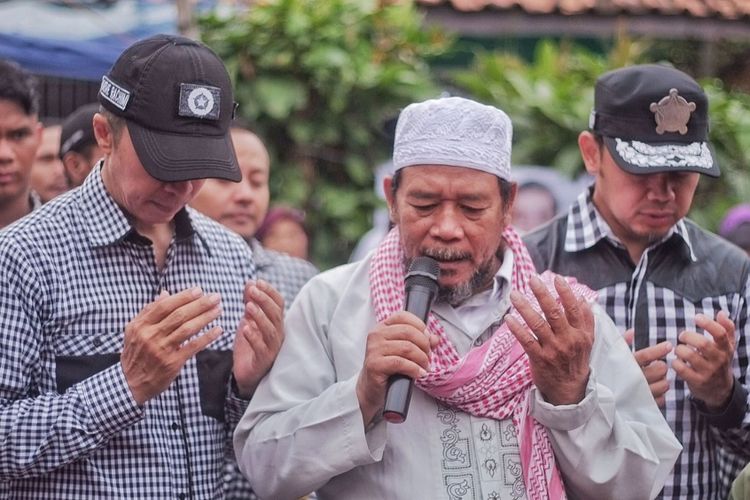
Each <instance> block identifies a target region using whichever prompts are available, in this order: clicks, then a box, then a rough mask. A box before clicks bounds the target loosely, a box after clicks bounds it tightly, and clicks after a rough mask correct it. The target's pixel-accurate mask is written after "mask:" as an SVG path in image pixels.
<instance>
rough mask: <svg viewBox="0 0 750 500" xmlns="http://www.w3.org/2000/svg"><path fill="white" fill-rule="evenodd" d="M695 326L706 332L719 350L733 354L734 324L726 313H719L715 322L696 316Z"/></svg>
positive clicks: (703, 316) (700, 315) (702, 316)
mask: <svg viewBox="0 0 750 500" xmlns="http://www.w3.org/2000/svg"><path fill="white" fill-rule="evenodd" d="M695 326H697V327H699V328H703V329H704V330H705V331H706V332H708V333H709V334H710V335H711V337H712V338H713V341H714V343H715V344H716V346H717V347H718V348H719V349H720V350H722V351H725V352H729V351H731V352H734V345H735V339H734V323H733V322H732V320H730V319H729V315H728V314H727V313H726V311H720V312H719V314H717V315H716V320H712V319H711V318H709V317H708V316H706V315H704V314H696V315H695ZM680 340H682V338H680ZM706 340H707V339H706ZM696 347H698V346H696Z"/></svg>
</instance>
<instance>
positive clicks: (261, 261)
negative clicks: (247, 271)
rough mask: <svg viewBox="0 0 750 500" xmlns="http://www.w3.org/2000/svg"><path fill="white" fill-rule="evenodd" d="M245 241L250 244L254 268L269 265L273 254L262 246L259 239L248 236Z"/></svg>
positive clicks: (258, 268) (257, 268)
mask: <svg viewBox="0 0 750 500" xmlns="http://www.w3.org/2000/svg"><path fill="white" fill-rule="evenodd" d="M247 243H248V244H249V245H250V248H251V249H252V251H253V260H254V261H255V269H256V270H261V269H264V268H265V267H267V266H269V265H271V262H272V261H273V255H272V254H271V253H270V252H269V251H268V250H266V249H265V248H263V245H261V244H260V241H258V240H257V239H255V238H250V239H249V240H247Z"/></svg>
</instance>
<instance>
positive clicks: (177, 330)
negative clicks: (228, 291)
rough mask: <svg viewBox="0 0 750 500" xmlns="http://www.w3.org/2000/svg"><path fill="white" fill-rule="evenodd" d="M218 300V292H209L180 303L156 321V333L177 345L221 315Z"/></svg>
mask: <svg viewBox="0 0 750 500" xmlns="http://www.w3.org/2000/svg"><path fill="white" fill-rule="evenodd" d="M167 300H169V299H168V298H165V299H162V300H161V301H160V302H166V301H167ZM220 302H221V297H220V296H219V294H217V293H211V294H208V295H203V296H201V297H198V298H196V299H194V300H192V301H191V302H188V303H186V304H184V305H181V306H180V307H178V308H176V309H174V310H173V311H172V312H171V313H169V315H168V316H167V317H166V318H164V319H162V320H161V321H160V322H159V323H158V325H157V330H158V333H159V334H161V336H162V337H164V336H166V339H165V340H166V341H167V342H169V343H170V344H172V345H179V344H181V343H182V342H184V341H185V340H187V339H188V338H190V337H191V336H192V335H194V334H196V333H198V332H199V331H200V330H202V329H203V328H204V327H205V326H206V325H208V324H209V323H210V322H211V321H213V320H215V319H216V318H218V317H219V316H220V315H221V306H220Z"/></svg>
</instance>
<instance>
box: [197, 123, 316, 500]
mask: <svg viewBox="0 0 750 500" xmlns="http://www.w3.org/2000/svg"><path fill="white" fill-rule="evenodd" d="M231 137H232V144H233V145H234V151H235V153H236V154H237V163H238V165H239V167H240V171H241V172H242V180H241V181H240V182H238V183H234V182H228V181H226V180H222V179H207V180H206V182H205V183H204V184H203V187H202V188H201V189H200V191H199V192H198V193H197V194H196V196H195V197H194V198H193V200H192V201H191V202H190V204H191V206H192V207H193V208H195V209H196V210H199V211H201V212H203V213H204V214H206V215H208V216H209V217H211V218H212V219H214V220H216V221H218V222H220V223H222V224H224V225H225V226H226V227H227V228H229V229H231V230H232V231H234V232H236V233H238V234H239V235H240V236H242V238H244V239H245V241H246V242H247V243H248V245H250V248H252V250H253V258H254V260H255V267H256V272H257V278H258V279H259V280H265V281H267V282H268V283H270V284H271V285H272V286H273V287H274V288H275V289H276V290H278V291H279V293H281V295H282V296H283V298H284V307H285V308H288V307H289V306H290V305H291V303H292V301H294V298H295V297H296V296H297V293H298V292H299V290H300V288H302V286H303V285H304V284H305V283H307V281H308V280H309V279H310V278H312V277H313V276H314V275H315V274H317V272H318V270H317V269H316V268H315V266H313V265H312V264H310V263H309V262H307V261H306V260H303V259H298V258H295V257H292V256H290V255H287V254H284V253H279V252H277V251H274V250H270V249H267V248H265V247H263V245H261V243H260V242H259V241H258V240H257V239H256V238H255V234H256V231H257V229H258V227H259V226H260V223H261V221H263V219H264V217H265V215H266V212H267V211H268V204H269V199H270V196H271V195H270V190H269V187H268V180H269V175H270V167H271V164H270V158H269V155H268V151H267V150H266V147H265V146H264V145H263V142H262V141H261V140H260V138H259V137H258V136H257V135H255V134H254V133H252V132H250V131H249V130H247V129H245V128H240V127H236V126H233V127H232V128H231ZM224 496H225V498H227V500H243V499H245V500H247V499H249V498H254V493H253V492H252V488H251V487H250V483H249V482H248V481H247V479H245V478H244V477H243V476H242V474H241V473H240V472H239V469H238V468H237V462H236V460H235V458H234V455H233V454H231V456H230V458H229V459H228V462H227V465H226V468H225V488H224Z"/></svg>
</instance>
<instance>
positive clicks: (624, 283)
mask: <svg viewBox="0 0 750 500" xmlns="http://www.w3.org/2000/svg"><path fill="white" fill-rule="evenodd" d="M708 129H709V114H708V98H707V96H706V94H705V93H704V92H703V89H702V88H701V87H700V85H698V83H697V82H696V81H695V80H693V79H692V78H691V77H690V76H688V75H687V74H685V73H683V72H681V71H679V70H676V69H674V68H670V67H667V66H661V65H651V64H648V65H637V66H631V67H626V68H621V69H617V70H614V71H611V72H608V73H605V74H604V75H602V76H600V77H599V79H598V80H597V82H596V87H595V93H594V110H593V112H592V115H591V119H590V122H589V130H587V131H584V132H581V134H580V135H579V137H578V146H579V149H580V151H581V156H582V157H583V161H584V163H585V166H586V170H587V171H588V172H589V173H590V174H591V175H593V176H594V177H595V180H594V184H593V186H592V187H591V188H589V189H587V190H586V191H584V192H583V193H581V195H580V196H579V198H578V200H577V202H576V203H574V204H573V206H572V207H571V209H570V210H569V212H568V213H567V214H565V215H562V216H560V217H558V218H557V219H555V220H554V221H552V222H551V223H549V224H548V225H546V226H543V227H542V228H540V229H538V230H536V231H534V232H532V233H530V234H528V235H527V236H526V237H525V242H526V245H527V246H528V248H529V252H530V254H531V256H532V258H533V259H534V264H535V266H536V269H537V270H539V271H541V270H543V269H550V270H552V271H554V272H556V273H561V274H565V275H570V276H573V277H575V278H577V279H578V280H579V281H580V282H582V283H584V284H586V285H588V286H590V287H591V288H593V289H594V290H597V291H598V293H599V303H600V304H601V305H602V307H604V308H605V310H606V311H607V314H609V316H610V317H612V319H613V320H614V322H615V324H616V325H617V326H618V327H619V329H620V331H621V332H623V333H625V334H626V336H627V338H628V339H629V340H630V341H631V342H633V341H632V338H633V337H634V342H633V350H634V355H635V359H636V361H637V362H638V365H640V366H641V367H642V370H643V373H644V375H645V377H646V379H647V380H648V383H649V386H650V387H651V392H652V395H653V398H654V400H655V401H656V402H657V403H658V405H659V407H661V409H662V412H663V413H664V415H665V416H666V418H667V421H668V422H669V424H670V426H671V428H672V430H673V431H674V433H675V434H676V436H677V438H678V439H679V440H680V442H681V443H682V446H683V450H684V451H683V453H682V455H681V456H680V459H679V461H678V462H677V465H676V466H675V468H674V470H673V471H672V472H671V474H670V477H669V478H668V481H667V483H666V485H665V487H664V490H663V492H661V493H660V497H661V498H668V499H696V500H698V499H700V500H719V499H721V500H723V499H725V498H726V497H727V494H728V493H729V486H730V483H731V481H732V479H734V477H735V476H736V475H737V473H738V472H739V471H740V469H741V468H742V467H743V466H744V464H745V463H746V461H747V458H745V457H747V455H748V451H747V450H748V449H750V441H749V440H748V437H750V434H749V433H748V431H749V430H750V412H748V389H749V387H748V382H749V381H748V378H747V370H748V361H749V359H750V351H748V347H749V346H750V344H749V341H750V338H748V334H749V333H750V322H748V313H749V311H748V300H750V281H749V280H750V259H748V257H747V255H745V254H744V252H742V251H741V250H740V249H739V248H737V247H735V246H734V245H730V244H729V243H727V242H726V241H724V240H723V239H721V238H719V237H718V236H716V235H714V234H711V233H709V232H708V231H705V230H703V229H701V228H700V227H698V226H697V225H696V224H695V223H694V222H692V221H690V220H689V219H687V218H686V214H687V213H688V210H689V209H690V206H691V204H692V201H693V195H694V193H695V189H696V187H697V186H698V181H699V178H700V176H701V174H703V175H708V176H711V177H717V176H718V175H719V166H718V165H717V163H716V159H715V158H714V156H713V153H712V151H711V148H710V145H709V142H708ZM626 331H627V332H626ZM743 455H744V457H743Z"/></svg>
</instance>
